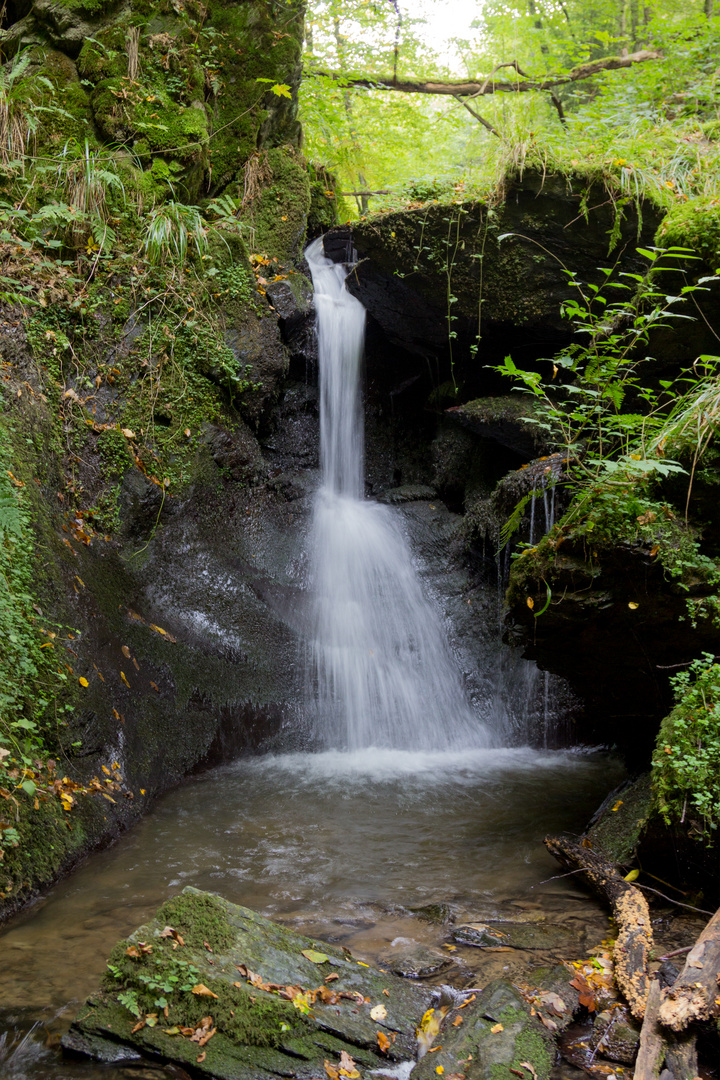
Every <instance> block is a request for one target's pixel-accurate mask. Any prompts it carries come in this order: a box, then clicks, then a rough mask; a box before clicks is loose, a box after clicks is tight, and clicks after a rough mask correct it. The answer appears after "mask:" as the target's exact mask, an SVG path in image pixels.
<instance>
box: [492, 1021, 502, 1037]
mask: <svg viewBox="0 0 720 1080" xmlns="http://www.w3.org/2000/svg"><path fill="white" fill-rule="evenodd" d="M504 1030H505V1028H504V1027H503V1026H502V1024H495V1026H494V1027H491V1028H490V1031H491V1032H492V1033H493V1035H497V1034H499V1032H501V1031H504Z"/></svg>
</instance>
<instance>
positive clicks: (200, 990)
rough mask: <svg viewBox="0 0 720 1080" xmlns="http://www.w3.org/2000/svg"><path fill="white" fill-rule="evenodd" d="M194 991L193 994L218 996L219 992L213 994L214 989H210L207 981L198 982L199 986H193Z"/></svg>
mask: <svg viewBox="0 0 720 1080" xmlns="http://www.w3.org/2000/svg"><path fill="white" fill-rule="evenodd" d="M192 992H193V994H197V996H198V997H212V998H217V994H213V992H212V990H210V989H209V988H208V987H207V986H206V985H205V983H198V984H197V986H193V988H192Z"/></svg>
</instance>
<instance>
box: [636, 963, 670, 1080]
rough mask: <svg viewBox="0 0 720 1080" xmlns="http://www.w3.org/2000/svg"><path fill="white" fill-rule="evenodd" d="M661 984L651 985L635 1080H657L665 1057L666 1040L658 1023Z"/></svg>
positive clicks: (641, 1033)
mask: <svg viewBox="0 0 720 1080" xmlns="http://www.w3.org/2000/svg"><path fill="white" fill-rule="evenodd" d="M660 996H661V990H660V983H659V982H658V981H657V979H653V980H652V982H651V983H650V990H649V993H648V999H647V1004H646V1006H645V1019H644V1020H643V1025H642V1030H641V1032H640V1047H639V1049H638V1055H637V1058H636V1060H635V1072H634V1073H633V1076H634V1080H657V1078H658V1076H659V1075H660V1069H661V1068H662V1063H663V1058H664V1056H665V1040H664V1038H663V1033H662V1031H661V1029H660V1025H659V1023H658V1012H659V1010H660Z"/></svg>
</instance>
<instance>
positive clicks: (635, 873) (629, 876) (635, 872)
mask: <svg viewBox="0 0 720 1080" xmlns="http://www.w3.org/2000/svg"><path fill="white" fill-rule="evenodd" d="M639 877H640V871H639V870H631V871H630V873H629V874H626V875H625V880H626V881H637V879H638V878H639Z"/></svg>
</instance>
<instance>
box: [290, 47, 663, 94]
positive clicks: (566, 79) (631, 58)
mask: <svg viewBox="0 0 720 1080" xmlns="http://www.w3.org/2000/svg"><path fill="white" fill-rule="evenodd" d="M660 55H661V54H660V53H659V52H655V51H653V50H651V49H641V50H640V51H639V52H634V53H629V54H628V55H627V56H606V57H605V58H604V59H601V60H591V61H589V62H588V63H586V64H578V66H577V67H574V68H573V69H572V70H571V71H568V72H567V73H566V74H565V75H551V76H549V77H548V78H544V79H533V78H531V77H529V76H526V77H525V78H517V79H514V80H512V81H510V82H508V81H506V82H501V81H499V80H496V79H494V78H493V76H492V74H491V75H489V76H487V77H486V78H484V79H448V80H444V79H443V80H433V79H410V78H399V79H397V78H395V76H394V75H361V76H357V77H353V76H348V75H344V74H343V73H342V72H340V71H311V72H309V75H310V76H311V77H312V76H313V75H317V76H319V77H321V78H326V79H334V80H335V81H336V82H337V83H338V85H339V86H341V87H345V88H351V87H354V86H357V87H364V88H365V89H368V90H399V91H400V92H401V93H403V94H448V95H451V96H452V97H465V96H467V97H482V96H483V95H486V94H500V93H513V94H522V93H527V92H529V91H531V90H552V89H553V88H554V87H556V86H566V85H567V84H568V83H574V82H582V81H583V80H584V79H590V78H592V76H593V75H597V74H599V73H600V72H601V71H615V70H617V69H618V68H628V67H632V66H633V64H642V63H645V61H647V60H657V59H658V58H659V57H660ZM501 67H514V68H515V70H516V71H517V72H518V75H519V74H520V69H519V68H518V67H517V64H516V62H515V61H511V62H509V63H507V64H499V65H498V67H497V68H495V71H497V70H498V68H501ZM522 74H523V75H524V74H525V73H524V72H523V73H522Z"/></svg>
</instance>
